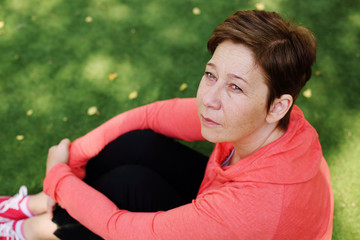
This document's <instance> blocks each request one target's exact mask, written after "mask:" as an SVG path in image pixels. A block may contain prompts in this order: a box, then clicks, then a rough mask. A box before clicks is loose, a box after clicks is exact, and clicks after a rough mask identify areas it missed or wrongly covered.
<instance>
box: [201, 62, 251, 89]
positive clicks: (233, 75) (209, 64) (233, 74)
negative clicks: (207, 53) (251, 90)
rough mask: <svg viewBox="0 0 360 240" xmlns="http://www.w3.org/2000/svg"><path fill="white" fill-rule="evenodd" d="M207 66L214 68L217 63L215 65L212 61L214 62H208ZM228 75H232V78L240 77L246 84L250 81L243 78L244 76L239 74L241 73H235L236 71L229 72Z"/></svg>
mask: <svg viewBox="0 0 360 240" xmlns="http://www.w3.org/2000/svg"><path fill="white" fill-rule="evenodd" d="M206 66H209V67H213V68H215V69H216V65H215V64H214V63H212V62H208V63H207V64H206ZM227 75H228V77H230V78H235V79H239V80H241V81H243V82H245V83H246V84H249V82H248V81H247V80H246V79H245V78H243V77H241V76H239V75H237V74H235V73H228V74H227Z"/></svg>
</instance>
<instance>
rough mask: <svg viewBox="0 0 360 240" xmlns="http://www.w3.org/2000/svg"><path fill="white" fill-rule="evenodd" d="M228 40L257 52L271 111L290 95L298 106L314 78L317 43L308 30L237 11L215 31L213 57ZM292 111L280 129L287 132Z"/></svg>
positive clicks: (274, 18)
mask: <svg viewBox="0 0 360 240" xmlns="http://www.w3.org/2000/svg"><path fill="white" fill-rule="evenodd" d="M226 40H231V41H233V42H235V43H240V44H244V45H245V46H247V47H248V48H249V49H251V50H252V51H253V53H254V57H255V61H256V63H257V64H258V65H259V66H260V67H261V68H262V70H263V71H264V73H265V79H266V84H267V86H268V88H269V95H268V102H267V106H268V111H269V110H270V107H271V104H272V103H273V101H274V100H275V98H279V97H280V96H281V95H283V94H290V95H291V96H292V97H293V100H294V101H293V102H295V100H296V98H297V97H298V95H299V93H300V91H301V89H302V88H303V87H304V86H305V84H306V82H307V81H308V80H309V79H310V77H311V72H312V65H313V63H314V61H315V59H316V48H317V44H316V39H315V37H314V35H313V34H312V33H311V32H310V31H309V30H308V29H306V28H304V27H301V26H299V25H296V24H291V23H290V22H288V21H285V20H284V19H283V18H282V17H281V16H280V15H279V14H278V13H275V12H267V11H257V10H251V11H237V12H235V13H234V14H233V15H231V16H230V17H228V18H227V19H225V21H224V22H222V23H221V24H220V25H219V26H218V27H216V28H215V30H214V33H213V34H212V35H211V37H210V39H209V41H208V43H207V47H208V50H209V51H210V52H211V53H212V54H213V53H214V52H215V49H216V47H217V46H218V45H219V44H220V43H222V42H223V41H226ZM290 111H291V110H289V112H288V113H287V114H286V115H285V116H284V118H283V119H281V120H280V121H279V124H278V127H280V128H282V129H284V130H286V128H287V126H288V123H289V119H290Z"/></svg>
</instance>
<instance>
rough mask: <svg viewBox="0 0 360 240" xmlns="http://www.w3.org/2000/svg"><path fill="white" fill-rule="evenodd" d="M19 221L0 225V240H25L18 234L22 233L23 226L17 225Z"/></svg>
mask: <svg viewBox="0 0 360 240" xmlns="http://www.w3.org/2000/svg"><path fill="white" fill-rule="evenodd" d="M17 223H18V222H17V221H9V222H4V223H0V240H25V239H24V238H23V237H22V236H20V235H19V234H18V232H21V231H22V230H21V229H17V228H21V225H22V224H17Z"/></svg>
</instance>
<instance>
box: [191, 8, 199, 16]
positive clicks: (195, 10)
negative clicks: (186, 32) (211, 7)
mask: <svg viewBox="0 0 360 240" xmlns="http://www.w3.org/2000/svg"><path fill="white" fill-rule="evenodd" d="M192 13H193V14H194V15H200V14H201V10H200V8H198V7H194V8H193V10H192Z"/></svg>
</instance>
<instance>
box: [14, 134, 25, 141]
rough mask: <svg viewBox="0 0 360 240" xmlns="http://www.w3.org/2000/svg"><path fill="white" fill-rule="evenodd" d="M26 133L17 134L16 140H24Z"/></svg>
mask: <svg viewBox="0 0 360 240" xmlns="http://www.w3.org/2000/svg"><path fill="white" fill-rule="evenodd" d="M24 138H25V137H24V135H17V136H16V140H18V141H22V140H24Z"/></svg>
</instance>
